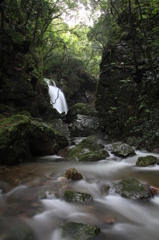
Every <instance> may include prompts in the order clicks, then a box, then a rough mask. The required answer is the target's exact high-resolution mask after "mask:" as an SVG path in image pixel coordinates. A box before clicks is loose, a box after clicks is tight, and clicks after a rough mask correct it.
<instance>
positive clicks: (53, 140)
mask: <svg viewBox="0 0 159 240" xmlns="http://www.w3.org/2000/svg"><path fill="white" fill-rule="evenodd" d="M23 113H24V112H23ZM67 144H68V141H67V139H66V137H65V136H63V135H62V134H61V133H59V132H58V131H56V130H55V129H54V127H53V125H51V124H46V123H43V122H42V121H41V120H40V119H39V120H38V119H36V120H35V119H32V118H31V117H30V114H29V113H28V114H27V112H25V113H24V114H23V115H20V114H19V115H13V116H12V117H8V118H7V117H4V116H3V118H1V119H0V164H5V165H12V164H16V163H19V162H20V161H21V160H22V159H27V158H29V157H31V155H50V154H57V153H58V151H59V150H60V149H61V148H63V147H65V146H67Z"/></svg>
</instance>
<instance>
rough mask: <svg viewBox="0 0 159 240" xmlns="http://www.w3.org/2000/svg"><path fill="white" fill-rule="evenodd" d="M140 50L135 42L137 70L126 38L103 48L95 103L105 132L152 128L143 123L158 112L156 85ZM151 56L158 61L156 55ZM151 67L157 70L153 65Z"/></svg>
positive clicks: (138, 131)
mask: <svg viewBox="0 0 159 240" xmlns="http://www.w3.org/2000/svg"><path fill="white" fill-rule="evenodd" d="M141 50H142V49H141V48H140V46H136V52H137V64H138V71H137V68H136V66H135V63H134V60H133V52H132V47H131V42H130V40H129V41H126V40H125V41H123V40H122V41H121V42H120V43H118V44H117V45H115V46H113V47H112V46H111V47H110V46H107V47H106V48H105V51H104V52H103V56H102V61H101V65H100V70H101V74H100V78H99V81H98V84H97V91H96V103H95V105H96V110H97V111H98V114H99V118H100V119H101V126H102V128H103V130H104V131H105V132H106V133H107V134H110V135H113V136H121V135H130V134H131V135H134V134H135V135H138V136H143V135H144V133H143V131H148V129H149V128H150V130H151V131H152V129H151V127H150V126H149V127H148V126H146V125H145V126H144V124H146V122H150V119H151V120H153V119H154V117H153V115H155V114H156V113H157V112H159V97H158V93H159V86H158V83H157V82H156V81H154V76H153V72H152V69H151V67H150V63H149V60H148V59H147V58H146V57H145V55H144V54H143V53H142V51H141ZM152 57H153V60H154V62H155V63H158V64H159V61H158V59H156V58H155V56H153V55H152ZM155 71H156V73H157V74H158V73H159V72H158V69H157V67H156V69H155ZM156 124H157V123H156ZM150 125H152V124H151V123H150ZM154 125H155V124H154ZM156 126H157V125H156ZM155 131H156V130H155V129H154V134H155Z"/></svg>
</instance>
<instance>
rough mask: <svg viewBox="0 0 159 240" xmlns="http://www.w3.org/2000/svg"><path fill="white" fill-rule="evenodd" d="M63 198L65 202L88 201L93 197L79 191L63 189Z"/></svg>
mask: <svg viewBox="0 0 159 240" xmlns="http://www.w3.org/2000/svg"><path fill="white" fill-rule="evenodd" d="M64 199H65V200H66V201H67V202H90V201H93V198H92V196H91V195H90V194H88V193H81V192H73V191H71V190H67V191H65V193H64Z"/></svg>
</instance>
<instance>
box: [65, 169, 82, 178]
mask: <svg viewBox="0 0 159 240" xmlns="http://www.w3.org/2000/svg"><path fill="white" fill-rule="evenodd" d="M65 177H66V179H72V180H80V179H83V176H82V174H81V173H79V172H77V170H76V169H75V168H69V169H68V170H67V171H66V173H65Z"/></svg>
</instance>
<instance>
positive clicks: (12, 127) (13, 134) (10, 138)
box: [0, 115, 30, 165]
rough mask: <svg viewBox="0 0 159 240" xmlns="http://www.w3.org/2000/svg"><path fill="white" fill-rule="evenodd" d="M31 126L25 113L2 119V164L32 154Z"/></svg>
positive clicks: (16, 161) (17, 160) (0, 135)
mask: <svg viewBox="0 0 159 240" xmlns="http://www.w3.org/2000/svg"><path fill="white" fill-rule="evenodd" d="M29 127H30V119H29V118H28V117H27V116H25V115H13V116H12V117H9V118H6V117H5V118H2V119H0V164H6V165H11V164H14V163H18V162H20V160H21V159H22V158H25V157H28V156H30V151H29Z"/></svg>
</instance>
